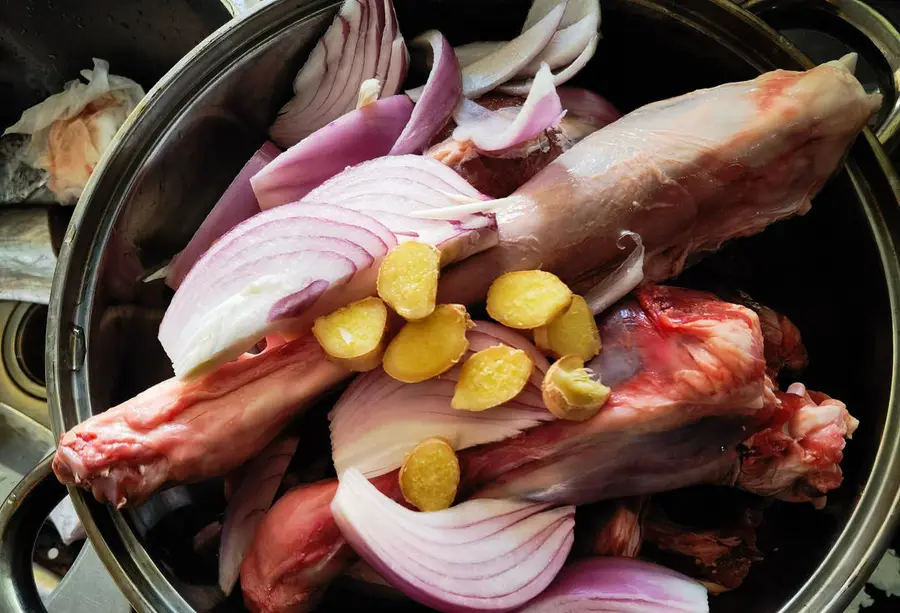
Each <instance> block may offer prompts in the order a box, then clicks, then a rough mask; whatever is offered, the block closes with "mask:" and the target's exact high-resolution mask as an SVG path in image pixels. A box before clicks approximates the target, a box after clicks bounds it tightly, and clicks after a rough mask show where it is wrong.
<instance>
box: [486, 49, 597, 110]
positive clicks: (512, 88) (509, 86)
mask: <svg viewBox="0 0 900 613" xmlns="http://www.w3.org/2000/svg"><path fill="white" fill-rule="evenodd" d="M599 40H600V35H599V34H595V35H594V36H593V37H591V40H590V41H588V44H587V46H586V47H585V48H584V50H583V51H582V52H581V53H580V54H579V55H578V57H577V58H575V59H574V60H573V61H572V63H571V64H569V65H568V66H566V67H565V68H563V69H562V70H560V71H559V72H556V73H553V84H554V85H562V84H563V83H565V82H566V81H568V80H570V79H571V78H572V77H574V76H575V75H577V74H578V73H579V72H580V71H581V69H582V68H584V67H585V66H587V63H588V62H589V61H591V58H592V57H594V53H595V52H596V51H597V43H598V42H599ZM533 81H534V79H528V80H526V81H517V82H510V83H506V84H504V85H501V86H500V87H498V88H497V91H499V92H501V93H504V94H510V95H512V96H526V95H528V92H529V91H530V90H531V85H532V83H533Z"/></svg>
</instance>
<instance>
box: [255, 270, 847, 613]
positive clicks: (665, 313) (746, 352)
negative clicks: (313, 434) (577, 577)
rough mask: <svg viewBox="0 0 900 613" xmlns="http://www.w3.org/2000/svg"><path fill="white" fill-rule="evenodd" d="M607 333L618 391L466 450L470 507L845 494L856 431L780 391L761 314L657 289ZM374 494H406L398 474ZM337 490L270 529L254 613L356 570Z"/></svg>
mask: <svg viewBox="0 0 900 613" xmlns="http://www.w3.org/2000/svg"><path fill="white" fill-rule="evenodd" d="M600 334H601V337H602V338H603V339H604V348H603V351H602V353H601V356H602V360H598V361H595V363H594V365H595V368H596V370H597V371H598V372H599V373H600V374H601V377H602V378H603V380H604V381H605V382H606V383H607V384H608V385H609V386H610V387H611V389H612V394H611V396H610V398H609V400H608V401H607V404H606V405H605V406H604V407H603V409H602V410H601V411H600V413H598V414H597V415H596V416H595V417H593V418H592V419H590V420H588V421H586V422H569V421H563V420H559V421H555V422H551V423H547V424H543V425H540V426H537V427H535V428H533V429H531V430H528V431H527V432H524V433H523V434H521V435H519V436H518V437H515V438H512V439H508V440H506V441H502V442H499V443H494V444H491V445H484V446H479V447H475V448H472V449H468V450H465V451H462V452H461V453H460V465H461V471H462V484H461V492H462V493H463V497H464V496H465V493H466V492H468V493H473V494H474V496H476V497H489V498H517V499H525V500H534V501H540V502H550V503H555V504H588V503H592V502H597V501H599V500H605V499H611V498H620V497H626V496H636V495H641V494H649V493H655V492H662V491H666V490H672V489H676V488H681V487H685V486H689V485H696V484H703V483H707V484H721V485H737V486H738V487H741V488H744V489H747V490H748V491H751V492H755V493H760V494H764V495H776V496H779V497H782V498H784V499H786V500H793V501H800V500H808V501H814V502H824V499H823V496H824V495H825V493H826V492H827V491H829V490H830V489H833V488H834V487H837V485H839V484H840V460H841V457H842V450H843V447H844V443H845V440H844V439H845V437H847V438H849V437H850V436H851V435H852V433H853V431H854V430H855V428H856V420H855V419H853V418H852V417H851V416H850V414H849V413H848V412H847V409H846V407H845V406H844V405H843V403H840V402H838V401H836V400H833V399H829V398H827V397H824V396H821V395H820V396H818V400H817V401H814V400H813V399H812V397H811V396H810V395H809V394H807V393H806V391H805V389H803V390H802V393H801V390H800V389H798V388H796V387H792V388H790V389H789V391H788V392H787V393H786V394H782V393H780V392H777V390H776V389H775V387H774V383H773V381H772V379H771V378H770V377H769V376H768V375H767V374H766V357H765V347H764V337H763V333H762V330H761V327H760V322H759V317H758V316H757V315H756V313H755V312H753V311H752V310H750V309H748V308H746V307H744V306H741V305H736V304H731V303H728V302H724V301H722V300H720V299H718V298H717V297H715V296H713V295H711V294H708V293H705V292H697V291H692V290H684V289H680V288H674V287H665V286H653V285H648V286H645V287H643V288H641V289H639V290H638V291H637V292H636V293H635V295H634V297H629V298H628V299H626V300H624V301H622V302H621V303H619V304H617V305H616V306H615V307H614V308H613V309H611V310H610V312H609V313H608V314H607V315H606V316H605V317H604V318H603V320H602V322H601V324H600ZM785 423H790V424H791V427H790V428H789V429H787V430H786V429H785V428H784V425H785ZM774 441H777V442H778V443H779V444H780V446H779V447H778V448H777V449H776V446H775V445H774V444H773V443H774ZM744 447H746V449H744ZM810 449H814V452H813V453H807V454H804V453H803V450H810ZM745 466H746V467H750V468H752V470H750V472H749V474H745V470H744V467H745ZM373 483H374V484H375V485H376V486H377V487H379V489H381V490H382V492H383V493H385V494H386V495H388V496H392V497H396V496H397V495H398V492H397V490H396V488H397V485H396V484H397V476H396V472H394V473H392V474H389V475H384V476H382V477H378V478H377V479H375V480H373ZM329 490H330V494H331V495H332V496H333V494H334V492H335V491H336V490H337V481H334V480H332V481H328V482H322V483H318V484H315V485H313V486H306V487H301V488H298V489H295V490H293V491H292V492H289V493H288V494H287V495H285V496H284V497H283V498H282V499H280V500H279V501H278V502H277V503H276V504H275V505H274V507H273V508H272V509H271V511H270V512H269V514H268V515H267V517H266V519H265V520H264V521H263V522H262V525H261V527H260V530H259V532H258V533H257V537H256V541H255V543H254V545H253V547H252V548H251V550H250V553H249V554H248V556H247V558H246V560H245V562H244V565H243V567H242V573H241V575H242V588H243V590H244V597H245V601H246V603H247V605H248V606H249V607H250V609H251V610H252V611H264V612H267V613H274V612H276V611H277V612H288V611H305V610H307V608H306V607H308V606H310V605H311V604H313V603H314V602H315V598H316V596H317V595H318V594H319V592H320V590H321V589H322V587H323V584H324V583H327V582H328V581H329V580H330V579H332V578H334V577H335V576H337V575H338V574H339V571H340V570H341V568H340V567H339V566H338V565H337V564H336V561H337V560H345V561H347V564H349V561H350V560H352V559H353V557H352V555H350V551H351V550H350V547H349V545H347V544H346V542H345V541H344V539H343V537H342V536H341V535H340V532H339V531H338V530H336V529H334V528H333V526H332V522H333V520H332V519H331V515H330V511H329V508H328V505H329V504H330V496H329V495H328V493H329ZM329 534H331V535H333V539H332V541H331V546H326V545H327V543H326V542H324V538H323V537H324V535H329Z"/></svg>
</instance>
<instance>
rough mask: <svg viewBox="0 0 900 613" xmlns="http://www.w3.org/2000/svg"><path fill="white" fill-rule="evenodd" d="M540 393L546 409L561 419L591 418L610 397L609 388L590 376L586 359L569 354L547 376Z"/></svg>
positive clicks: (553, 366)
mask: <svg viewBox="0 0 900 613" xmlns="http://www.w3.org/2000/svg"><path fill="white" fill-rule="evenodd" d="M541 392H542V396H543V398H544V404H545V405H547V409H548V410H549V411H550V412H551V413H553V414H554V415H555V416H556V417H558V418H560V419H568V420H571V421H584V420H586V419H590V418H591V417H593V416H594V415H596V414H597V412H598V411H599V410H600V408H601V407H602V406H603V405H604V404H606V401H607V399H609V388H608V387H606V386H605V385H603V384H602V383H600V382H599V381H597V380H595V379H593V378H592V377H591V371H590V370H588V369H587V368H585V367H584V360H582V359H581V358H579V357H578V356H575V355H567V356H565V357H563V358H561V359H559V360H557V361H556V362H554V363H553V365H552V366H551V367H550V369H549V370H548V371H547V374H546V375H544V381H543V383H542V384H541Z"/></svg>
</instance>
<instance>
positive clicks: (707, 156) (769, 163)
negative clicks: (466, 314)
mask: <svg viewBox="0 0 900 613" xmlns="http://www.w3.org/2000/svg"><path fill="white" fill-rule="evenodd" d="M852 60H853V58H852V57H850V58H847V59H845V60H842V61H836V62H829V63H828V64H824V65H821V66H817V67H816V68H813V69H812V70H809V71H807V72H789V71H784V70H778V71H774V72H769V73H766V74H764V75H761V76H760V77H758V78H756V79H754V80H753V81H746V82H741V83H729V84H727V85H721V86H719V87H715V88H712V89H705V90H699V91H696V92H693V93H690V94H687V95H684V96H681V97H678V98H673V99H671V100H664V101H661V102H656V103H653V104H649V105H647V106H644V107H642V108H640V109H638V110H636V111H633V112H632V113H630V114H628V115H626V116H625V117H623V118H622V119H619V120H617V121H615V122H613V123H611V124H609V125H608V126H606V127H605V128H603V129H602V130H599V131H597V132H594V133H593V134H591V135H590V136H588V137H587V138H586V139H584V140H583V141H581V142H580V143H578V144H577V145H575V146H574V147H573V148H572V149H570V150H569V151H567V152H565V153H564V154H563V155H561V156H559V157H558V158H556V159H555V160H554V161H553V162H552V163H550V165H549V166H547V167H546V168H544V169H543V170H542V171H541V172H540V173H538V174H537V175H536V176H535V177H534V178H532V179H531V180H530V181H528V183H526V184H525V185H523V186H522V187H520V188H519V189H517V190H516V191H515V193H514V194H513V195H512V196H510V197H509V198H505V199H503V200H498V201H495V202H493V203H488V205H490V206H492V208H493V210H494V211H495V212H496V215H497V223H498V225H499V230H500V244H499V245H498V246H496V247H494V248H493V249H490V250H488V251H486V252H485V253H482V254H480V255H478V256H476V257H472V258H469V259H467V260H466V261H465V262H462V263H460V264H458V265H457V266H455V267H454V268H453V269H451V270H449V271H447V274H446V275H445V276H444V279H443V281H442V284H441V288H442V295H443V296H442V297H440V300H444V301H453V302H463V303H465V302H470V301H475V300H479V299H480V298H482V297H483V296H484V294H485V292H486V291H487V287H488V285H489V284H490V282H491V280H493V279H494V278H496V277H497V276H498V275H499V274H501V273H504V272H508V271H511V270H527V269H532V268H537V267H541V268H544V269H546V270H549V271H551V272H554V273H556V274H557V275H559V276H560V277H561V278H562V279H563V280H564V281H566V282H567V283H569V284H570V285H571V286H572V287H573V289H575V290H576V291H582V290H583V289H585V288H587V287H590V286H592V285H594V284H595V283H596V282H597V281H598V280H599V279H602V278H603V277H604V276H605V275H606V274H607V273H608V269H609V266H610V264H611V263H613V262H615V261H616V260H617V259H621V257H622V255H621V252H620V250H619V247H618V245H617V241H618V240H619V237H620V234H621V232H622V231H623V230H630V231H632V232H636V233H637V234H639V235H640V236H641V238H642V239H643V242H644V246H645V247H646V249H647V257H646V261H645V263H644V278H645V280H646V281H649V282H658V281H662V280H664V279H668V278H670V277H672V276H674V275H676V274H678V273H679V272H680V271H681V270H682V269H683V268H684V266H685V261H686V259H687V257H688V256H689V255H690V254H692V253H696V252H703V251H711V250H715V249H717V248H718V247H719V246H720V245H721V244H722V243H723V242H724V241H726V240H728V239H730V238H735V237H739V236H749V235H752V234H756V233H758V232H760V231H762V230H763V229H764V228H765V227H766V226H767V225H769V224H771V223H774V222H776V221H778V220H781V219H785V218H788V217H791V216H793V215H796V214H803V213H805V212H806V211H807V210H809V207H810V202H811V198H812V197H813V196H814V195H815V194H816V193H817V192H818V191H819V189H820V188H821V187H822V185H823V184H824V183H825V181H826V180H827V179H828V177H829V176H830V175H831V174H832V173H833V172H834V171H835V169H836V168H837V167H838V164H839V163H840V161H841V158H842V156H843V155H844V152H845V151H846V150H847V147H848V146H849V144H850V143H851V142H852V141H853V139H854V138H855V137H856V135H857V134H858V133H859V131H860V130H861V129H862V128H863V127H864V126H865V125H866V121H867V120H868V118H869V117H870V116H871V115H872V114H873V113H875V112H876V111H877V110H878V108H879V106H880V105H881V97H880V96H878V95H869V94H867V93H866V92H865V91H864V90H863V88H862V86H861V85H860V83H859V81H857V80H856V78H855V77H854V76H853V73H852V72H851V71H850V70H849V66H851V65H852V63H853V62H852ZM582 284H583V285H584V287H581V285H582Z"/></svg>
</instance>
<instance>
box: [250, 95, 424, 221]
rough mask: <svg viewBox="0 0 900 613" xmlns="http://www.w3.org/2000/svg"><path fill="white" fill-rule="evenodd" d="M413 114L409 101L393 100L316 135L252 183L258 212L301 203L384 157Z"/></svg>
mask: <svg viewBox="0 0 900 613" xmlns="http://www.w3.org/2000/svg"><path fill="white" fill-rule="evenodd" d="M412 111H413V104H412V102H411V101H410V99H409V98H407V97H406V96H402V95H401V96H391V97H390V98H384V99H382V100H378V101H377V102H373V103H372V104H369V105H366V106H364V107H362V108H360V109H356V110H353V111H350V112H349V113H347V114H346V115H343V116H341V117H339V118H337V119H335V120H334V121H332V122H331V123H329V124H328V125H327V126H324V127H323V128H320V129H319V130H316V132H314V133H313V134H310V135H309V136H307V137H306V138H304V139H303V140H301V141H300V142H299V143H297V144H296V145H294V146H293V147H291V148H290V149H288V150H287V151H285V152H284V153H282V154H281V155H279V156H278V157H276V158H275V159H274V160H273V161H272V162H271V163H270V164H269V165H268V166H266V168H264V169H262V170H261V171H260V172H259V173H257V174H256V176H254V177H253V178H252V179H251V180H250V183H251V185H252V186H253V191H254V193H255V194H256V199H257V200H258V201H259V207H260V208H262V209H264V210H265V209H269V208H272V207H273V206H277V205H279V204H284V203H286V202H295V201H297V200H300V199H301V198H303V197H304V196H305V195H306V194H308V193H309V192H310V191H312V190H313V189H315V188H316V187H318V186H319V185H321V184H322V182H324V181H325V180H327V179H330V178H331V177H333V176H334V175H336V174H338V173H339V172H341V171H343V170H344V169H345V168H347V167H348V166H353V165H355V164H359V163H360V162H365V161H367V160H371V159H374V158H377V157H381V156H383V155H387V153H388V152H389V151H390V150H391V147H392V146H393V144H394V142H395V141H396V140H397V137H398V136H400V134H401V133H402V132H403V130H404V126H406V125H407V122H409V119H410V114H411V113H412Z"/></svg>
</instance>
